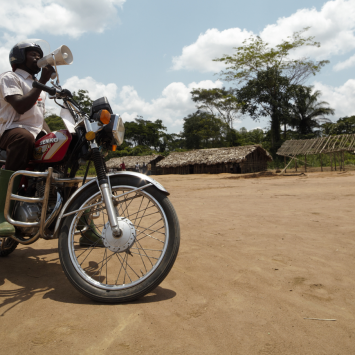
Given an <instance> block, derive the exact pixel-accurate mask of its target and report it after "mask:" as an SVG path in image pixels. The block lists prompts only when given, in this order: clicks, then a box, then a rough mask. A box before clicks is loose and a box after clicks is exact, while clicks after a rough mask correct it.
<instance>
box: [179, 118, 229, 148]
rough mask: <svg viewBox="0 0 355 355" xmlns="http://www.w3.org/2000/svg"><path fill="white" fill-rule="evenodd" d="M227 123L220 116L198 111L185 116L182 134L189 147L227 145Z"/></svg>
mask: <svg viewBox="0 0 355 355" xmlns="http://www.w3.org/2000/svg"><path fill="white" fill-rule="evenodd" d="M227 127H228V126H227V124H226V123H224V122H222V120H221V119H219V118H218V117H216V116H214V115H212V114H210V113H208V112H201V111H197V112H195V113H193V114H191V115H188V116H187V117H186V118H184V126H183V133H182V136H183V137H184V138H185V140H186V148H187V149H202V148H216V147H223V146H224V145H225V139H224V137H225V136H226V133H227V131H228V130H227V129H226V128H227Z"/></svg>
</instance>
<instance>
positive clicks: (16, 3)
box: [0, 0, 126, 38]
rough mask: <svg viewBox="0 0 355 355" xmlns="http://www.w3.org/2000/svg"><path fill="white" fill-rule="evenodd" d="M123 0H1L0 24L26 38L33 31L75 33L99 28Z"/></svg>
mask: <svg viewBox="0 0 355 355" xmlns="http://www.w3.org/2000/svg"><path fill="white" fill-rule="evenodd" d="M125 1H126V0H101V1H97V0H33V1H31V2H29V1H27V0H13V1H1V12H0V28H2V29H4V30H5V31H9V32H11V33H13V34H16V35H21V36H25V38H28V37H29V36H30V35H31V34H34V33H36V32H37V31H45V32H48V33H50V34H53V35H68V36H71V37H79V36H80V35H82V34H83V33H84V32H88V31H89V32H103V31H104V29H105V28H106V27H107V26H108V25H109V24H110V23H111V22H112V21H116V20H117V8H118V7H121V6H122V5H123V4H124V3H125Z"/></svg>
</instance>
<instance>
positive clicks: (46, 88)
mask: <svg viewBox="0 0 355 355" xmlns="http://www.w3.org/2000/svg"><path fill="white" fill-rule="evenodd" d="M32 87H33V88H36V89H41V90H43V91H45V92H48V94H49V95H52V96H53V95H55V94H56V93H57V90H56V89H55V88H50V87H49V86H46V85H43V84H41V83H39V82H38V81H34V82H33V83H32Z"/></svg>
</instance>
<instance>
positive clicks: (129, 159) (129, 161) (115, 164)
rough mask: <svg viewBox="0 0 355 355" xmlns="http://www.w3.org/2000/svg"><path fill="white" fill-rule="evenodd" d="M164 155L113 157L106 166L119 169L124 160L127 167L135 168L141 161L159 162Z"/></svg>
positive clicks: (147, 162)
mask: <svg viewBox="0 0 355 355" xmlns="http://www.w3.org/2000/svg"><path fill="white" fill-rule="evenodd" d="M163 158H164V157H163V156H162V155H156V154H151V155H142V156H126V157H119V158H112V159H110V160H109V161H108V162H106V166H107V167H108V168H109V169H118V168H119V167H120V164H122V162H124V163H125V165H126V169H134V167H135V165H136V164H137V163H139V165H142V164H143V163H146V164H149V163H153V162H157V161H159V160H161V159H163Z"/></svg>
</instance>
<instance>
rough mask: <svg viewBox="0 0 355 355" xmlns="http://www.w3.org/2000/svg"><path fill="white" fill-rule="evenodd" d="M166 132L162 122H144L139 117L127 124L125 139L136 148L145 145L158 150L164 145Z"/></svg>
mask: <svg viewBox="0 0 355 355" xmlns="http://www.w3.org/2000/svg"><path fill="white" fill-rule="evenodd" d="M164 131H166V127H165V126H164V125H163V121H162V120H156V121H155V122H152V121H148V120H144V119H143V117H142V116H138V117H137V118H136V119H135V120H134V121H132V122H125V137H126V140H127V141H128V142H132V143H133V144H135V145H136V146H138V145H142V146H143V145H145V146H148V147H152V148H154V149H155V150H158V149H159V147H160V145H161V144H162V140H161V138H162V136H163V135H164Z"/></svg>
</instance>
